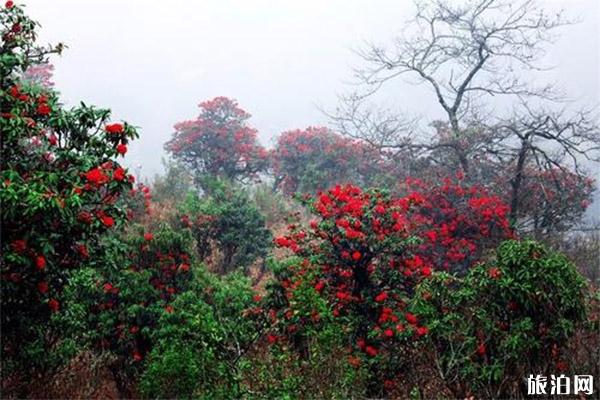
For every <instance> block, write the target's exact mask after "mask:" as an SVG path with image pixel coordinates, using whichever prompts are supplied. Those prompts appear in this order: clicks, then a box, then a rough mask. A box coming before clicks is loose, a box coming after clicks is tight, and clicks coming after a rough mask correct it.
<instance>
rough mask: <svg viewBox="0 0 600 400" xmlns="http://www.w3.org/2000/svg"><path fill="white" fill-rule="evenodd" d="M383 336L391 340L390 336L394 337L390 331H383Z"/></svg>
mask: <svg viewBox="0 0 600 400" xmlns="http://www.w3.org/2000/svg"><path fill="white" fill-rule="evenodd" d="M383 334H384V335H385V336H387V337H389V338H391V337H392V336H394V331H393V330H391V329H389V328H388V329H386V330H385V331H383Z"/></svg>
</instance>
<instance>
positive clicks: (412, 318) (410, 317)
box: [404, 313, 418, 325]
mask: <svg viewBox="0 0 600 400" xmlns="http://www.w3.org/2000/svg"><path fill="white" fill-rule="evenodd" d="M404 318H406V322H408V323H409V324H411V325H416V324H417V322H418V319H417V316H416V315H415V314H412V313H406V314H404Z"/></svg>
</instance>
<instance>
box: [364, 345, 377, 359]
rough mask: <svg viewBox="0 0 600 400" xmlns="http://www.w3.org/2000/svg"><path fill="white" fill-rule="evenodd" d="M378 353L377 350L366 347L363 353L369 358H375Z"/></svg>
mask: <svg viewBox="0 0 600 400" xmlns="http://www.w3.org/2000/svg"><path fill="white" fill-rule="evenodd" d="M378 352H379V351H378V350H377V348H375V347H373V346H367V347H366V348H365V353H367V354H368V355H369V356H371V357H375V356H376V355H377V353H378Z"/></svg>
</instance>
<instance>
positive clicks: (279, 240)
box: [275, 236, 290, 247]
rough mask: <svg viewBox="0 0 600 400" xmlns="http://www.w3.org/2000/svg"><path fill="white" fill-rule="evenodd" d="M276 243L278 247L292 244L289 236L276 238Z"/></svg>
mask: <svg viewBox="0 0 600 400" xmlns="http://www.w3.org/2000/svg"><path fill="white" fill-rule="evenodd" d="M275 244H276V245H277V246H278V247H287V246H289V244H290V240H289V239H288V238H286V237H283V236H282V237H278V238H276V239H275Z"/></svg>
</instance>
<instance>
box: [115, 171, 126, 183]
mask: <svg viewBox="0 0 600 400" xmlns="http://www.w3.org/2000/svg"><path fill="white" fill-rule="evenodd" d="M113 179H114V180H115V181H119V182H120V181H122V180H123V179H125V170H124V169H123V168H121V167H117V168H115V170H114V172H113Z"/></svg>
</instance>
